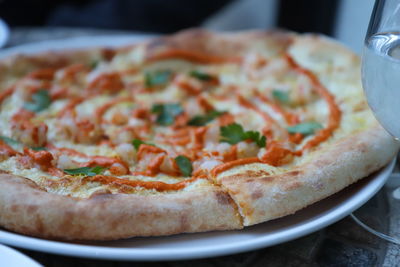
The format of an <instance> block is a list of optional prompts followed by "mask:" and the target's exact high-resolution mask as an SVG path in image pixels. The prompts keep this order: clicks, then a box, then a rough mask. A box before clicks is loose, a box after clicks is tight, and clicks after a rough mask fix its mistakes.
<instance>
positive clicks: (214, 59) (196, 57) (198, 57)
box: [148, 49, 241, 64]
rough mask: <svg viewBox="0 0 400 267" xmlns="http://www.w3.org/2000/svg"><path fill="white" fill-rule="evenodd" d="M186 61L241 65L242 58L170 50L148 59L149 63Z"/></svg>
mask: <svg viewBox="0 0 400 267" xmlns="http://www.w3.org/2000/svg"><path fill="white" fill-rule="evenodd" d="M177 58H179V59H184V60H188V61H192V62H197V63H202V64H223V63H240V62H241V58H239V57H237V58H233V57H232V58H225V57H220V56H216V55H210V54H206V53H201V52H196V51H189V50H181V49H169V50H165V51H162V52H158V53H157V54H154V55H151V56H150V57H149V58H148V61H149V62H154V61H158V60H167V59H177Z"/></svg>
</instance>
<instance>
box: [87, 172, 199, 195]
mask: <svg viewBox="0 0 400 267" xmlns="http://www.w3.org/2000/svg"><path fill="white" fill-rule="evenodd" d="M199 178H200V177H192V178H190V179H185V180H183V181H180V182H177V183H174V184H168V183H164V182H159V181H140V180H128V179H121V178H117V177H113V176H105V175H96V176H92V177H86V178H85V180H86V181H90V182H98V183H101V184H107V185H108V184H111V185H118V186H121V185H127V186H131V187H143V188H146V189H154V190H156V191H173V190H174V191H176V190H180V189H183V188H185V187H186V186H187V185H188V184H190V183H192V182H194V181H196V180H197V179H199Z"/></svg>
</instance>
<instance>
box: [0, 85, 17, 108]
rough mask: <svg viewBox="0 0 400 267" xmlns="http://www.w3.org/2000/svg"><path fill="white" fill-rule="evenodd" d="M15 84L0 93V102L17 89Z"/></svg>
mask: <svg viewBox="0 0 400 267" xmlns="http://www.w3.org/2000/svg"><path fill="white" fill-rule="evenodd" d="M15 88H16V87H15V86H11V87H9V88H7V89H6V90H4V91H3V92H1V93H0V104H1V103H3V101H4V99H6V98H7V97H9V96H11V95H12V94H13V93H14V91H15Z"/></svg>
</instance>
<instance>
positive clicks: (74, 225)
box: [0, 174, 242, 240]
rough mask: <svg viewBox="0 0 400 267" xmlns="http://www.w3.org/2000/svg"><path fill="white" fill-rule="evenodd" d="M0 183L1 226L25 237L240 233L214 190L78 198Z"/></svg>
mask: <svg viewBox="0 0 400 267" xmlns="http://www.w3.org/2000/svg"><path fill="white" fill-rule="evenodd" d="M0 184H1V187H0V225H3V226H4V227H6V228H7V229H9V230H12V231H16V232H19V233H23V234H27V235H34V236H40V237H46V238H62V239H96V240H109V239H120V238H127V237H132V236H158V235H171V234H176V233H189V232H203V231H211V230H229V229H240V228H242V226H241V225H242V223H241V221H240V216H239V215H238V213H237V211H236V208H235V205H234V204H233V202H232V200H231V198H230V196H229V195H228V194H226V193H224V192H223V191H222V190H221V189H220V188H217V187H215V186H208V187H205V188H203V189H202V190H199V191H188V192H186V191H181V192H177V193H170V194H164V195H162V194H158V195H124V194H103V195H96V196H93V197H91V198H88V199H79V198H71V197H68V196H62V195H57V194H51V193H47V192H46V191H43V190H42V189H40V188H39V187H37V186H36V185H35V184H34V183H33V182H32V181H30V180H28V179H25V178H22V177H18V176H14V175H9V174H0Z"/></svg>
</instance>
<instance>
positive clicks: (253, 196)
mask: <svg viewBox="0 0 400 267" xmlns="http://www.w3.org/2000/svg"><path fill="white" fill-rule="evenodd" d="M263 195H264V194H263V192H262V191H261V190H260V189H256V190H254V192H253V193H251V199H253V200H257V199H260V198H261V197H262V196H263Z"/></svg>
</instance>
